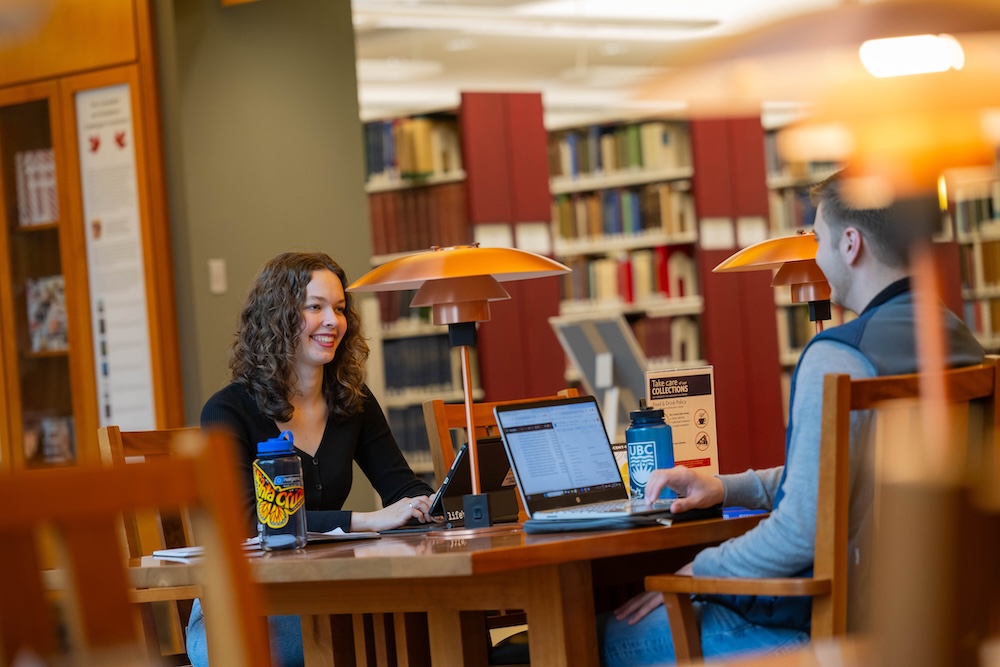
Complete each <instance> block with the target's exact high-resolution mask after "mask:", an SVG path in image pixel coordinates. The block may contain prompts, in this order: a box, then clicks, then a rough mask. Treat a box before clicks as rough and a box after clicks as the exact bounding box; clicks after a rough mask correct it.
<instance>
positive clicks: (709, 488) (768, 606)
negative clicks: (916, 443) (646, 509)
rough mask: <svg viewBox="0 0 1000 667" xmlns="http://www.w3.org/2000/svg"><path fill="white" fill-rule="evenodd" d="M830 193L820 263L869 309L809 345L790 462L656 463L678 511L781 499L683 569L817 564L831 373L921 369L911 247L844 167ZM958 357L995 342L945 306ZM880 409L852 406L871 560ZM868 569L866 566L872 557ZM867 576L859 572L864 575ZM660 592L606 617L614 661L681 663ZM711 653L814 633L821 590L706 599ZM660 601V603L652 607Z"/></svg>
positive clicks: (824, 188) (784, 569) (954, 361)
mask: <svg viewBox="0 0 1000 667" xmlns="http://www.w3.org/2000/svg"><path fill="white" fill-rule="evenodd" d="M812 197H813V201H814V203H817V204H818V210H817V215H816V222H815V227H814V231H815V233H816V242H817V251H816V263H817V264H818V265H819V267H820V269H821V270H822V271H823V273H824V274H825V275H826V277H827V280H828V282H829V283H830V287H831V290H832V295H831V300H832V301H833V302H834V303H837V304H839V305H842V306H844V307H845V308H847V309H849V310H851V311H853V312H855V313H858V318H857V319H855V320H852V321H850V322H848V323H846V324H844V325H842V326H839V327H834V328H831V329H828V330H826V331H824V332H822V333H821V334H817V335H816V336H815V337H814V338H813V339H812V340H811V341H810V342H809V344H808V345H807V346H806V348H805V349H804V350H803V352H802V355H801V357H800V358H799V363H798V365H797V366H796V368H795V374H794V376H793V378H792V388H791V397H790V403H791V410H790V414H789V421H788V428H787V433H786V455H785V465H784V466H781V467H778V468H771V469H767V470H747V471H746V472H743V473H739V474H734V475H719V476H717V477H713V476H711V475H708V474H705V473H702V472H699V471H697V470H694V469H687V468H683V467H676V468H672V469H669V470H657V471H654V473H653V474H652V476H651V477H650V480H649V482H648V483H647V486H646V496H647V497H648V498H656V497H657V496H658V495H659V492H660V490H661V489H662V488H663V487H664V486H669V487H670V488H672V489H674V490H675V491H677V492H678V493H679V494H680V495H682V496H684V497H683V498H682V499H680V500H678V501H676V502H675V503H674V505H673V507H672V509H673V511H675V512H680V511H683V510H687V509H692V508H695V507H708V506H711V505H715V504H718V503H724V504H725V505H740V506H744V507H750V508H760V509H767V510H770V512H771V513H770V515H769V516H768V517H767V518H766V519H764V520H763V521H762V522H761V523H760V524H758V525H757V526H756V527H755V528H754V529H753V530H751V531H749V532H747V533H746V534H744V535H742V536H740V537H736V538H733V539H731V540H729V541H727V542H724V543H723V544H721V545H719V546H717V547H712V548H709V549H705V550H704V551H702V552H701V553H699V554H698V556H697V557H696V558H695V559H694V561H692V562H691V563H689V564H688V565H686V566H684V567H683V568H681V569H680V570H679V571H678V574H694V575H700V576H712V577H789V576H804V575H806V574H808V573H809V571H810V570H811V568H812V562H813V549H814V541H815V533H816V525H815V523H816V487H817V480H818V460H819V442H820V429H821V412H822V399H823V377H824V376H825V375H827V374H828V373H848V374H849V375H851V377H855V378H861V377H874V376H878V375H894V374H899V373H913V372H916V371H917V354H916V342H915V336H914V331H915V327H914V314H913V299H912V294H911V292H910V282H909V262H908V252H907V248H906V247H905V243H903V242H901V240H900V239H901V238H902V236H901V234H899V230H898V229H894V223H893V222H892V221H891V220H890V217H889V215H888V212H887V211H886V210H884V209H865V210H860V209H851V208H849V207H848V206H847V205H846V204H845V203H844V201H843V200H842V199H841V196H840V188H839V181H838V178H837V177H836V176H834V177H832V178H831V179H828V180H827V181H824V182H823V183H821V184H819V185H817V186H816V187H815V188H814V189H813V192H812ZM942 316H943V317H942V319H943V321H944V326H945V341H946V343H947V350H948V363H949V365H951V366H965V365H971V364H976V363H979V362H980V361H982V358H983V349H982V347H981V346H980V345H979V343H978V342H977V341H976V339H975V338H974V337H973V335H972V334H971V333H970V332H969V330H968V329H967V328H966V327H965V325H964V324H963V323H962V322H961V320H959V319H958V318H957V317H956V316H955V315H954V314H953V313H951V312H950V311H947V310H945V312H943V313H942ZM870 425H871V417H870V415H869V414H865V413H854V414H852V417H851V476H850V481H851V499H850V503H851V525H850V532H851V535H850V536H851V540H852V546H851V549H852V552H851V560H852V561H853V562H854V563H858V562H860V563H864V562H866V561H867V558H868V555H869V554H868V553H867V551H866V550H865V549H864V548H863V547H862V546H861V544H862V543H863V540H860V539H859V538H861V537H862V534H861V533H862V529H861V527H862V526H864V525H867V524H868V523H869V521H870V517H869V516H866V514H868V513H869V512H870V510H871V498H872V493H873V490H874V481H873V479H872V475H871V466H870V456H871V454H872V452H871V448H870V447H869V446H867V443H868V442H869V433H868V432H869V427H870ZM862 569H863V568H862ZM852 583H856V582H852ZM662 602H663V601H662V597H661V596H660V594H659V593H643V594H640V595H638V596H636V597H635V598H633V599H632V600H630V601H628V602H627V603H625V604H624V605H622V606H621V607H620V608H618V609H617V610H615V612H614V614H612V615H608V616H605V617H602V618H601V619H600V621H599V624H600V628H599V636H600V639H601V660H602V664H604V665H607V666H608V667H624V666H626V665H628V666H639V665H654V664H664V663H669V662H673V660H674V651H673V643H672V640H671V637H670V629H669V625H668V622H667V617H666V613H665V612H664V611H663V610H662V609H657V608H658V607H660V606H661V605H662ZM696 606H697V608H698V613H699V619H700V621H699V622H700V628H701V638H702V650H703V653H704V655H705V657H706V658H711V657H719V656H724V655H730V654H735V653H747V652H756V653H774V652H780V651H783V650H788V649H789V648H790V647H794V646H797V645H799V644H802V643H805V642H807V641H808V640H809V622H810V600H809V598H774V597H768V598H762V597H759V596H757V597H751V596H738V597H737V596H708V597H705V598H704V599H702V600H700V601H699V602H697V603H696ZM651 612H652V613H651Z"/></svg>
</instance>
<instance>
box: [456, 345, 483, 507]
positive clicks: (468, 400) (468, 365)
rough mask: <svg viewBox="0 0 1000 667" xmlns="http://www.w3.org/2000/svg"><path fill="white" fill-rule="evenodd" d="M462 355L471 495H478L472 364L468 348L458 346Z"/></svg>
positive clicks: (477, 458) (466, 346)
mask: <svg viewBox="0 0 1000 667" xmlns="http://www.w3.org/2000/svg"><path fill="white" fill-rule="evenodd" d="M459 351H460V353H461V355H462V393H463V394H464V395H465V427H466V430H467V431H468V434H469V469H470V473H471V476H472V493H473V494H478V493H479V448H478V447H477V445H476V424H475V422H474V420H473V419H472V362H471V361H470V358H469V356H470V355H469V346H468V345H460V346H459Z"/></svg>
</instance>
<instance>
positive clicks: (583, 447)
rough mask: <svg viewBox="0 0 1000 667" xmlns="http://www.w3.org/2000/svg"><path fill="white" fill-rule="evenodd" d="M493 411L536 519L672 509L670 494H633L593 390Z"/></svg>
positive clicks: (508, 454)
mask: <svg viewBox="0 0 1000 667" xmlns="http://www.w3.org/2000/svg"><path fill="white" fill-rule="evenodd" d="M493 413H494V415H495V416H496V420H497V427H498V428H499V430H500V435H501V438H502V440H503V445H504V449H505V450H506V452H507V456H508V458H509V459H510V464H511V470H512V471H513V473H514V477H515V480H516V482H517V487H518V489H519V490H520V491H521V497H522V498H523V499H524V504H525V510H527V512H528V516H530V517H531V518H532V519H536V520H540V521H555V520H564V519H603V518H611V517H628V516H636V515H646V514H668V513H669V510H670V505H671V503H672V502H673V501H672V500H670V499H662V500H660V499H658V500H656V501H655V502H654V504H653V505H651V506H650V505H647V504H646V501H645V500H643V499H636V500H629V497H628V489H627V488H626V486H625V483H624V482H623V481H622V476H621V472H620V471H619V469H618V464H617V462H616V461H615V455H614V452H613V451H612V449H611V441H610V440H608V434H607V431H605V429H604V420H603V419H602V418H601V411H600V409H599V408H598V405H597V400H596V399H595V398H594V397H593V396H580V397H577V398H559V399H551V400H545V401H537V402H533V403H514V404H510V405H498V406H496V407H495V408H494V409H493Z"/></svg>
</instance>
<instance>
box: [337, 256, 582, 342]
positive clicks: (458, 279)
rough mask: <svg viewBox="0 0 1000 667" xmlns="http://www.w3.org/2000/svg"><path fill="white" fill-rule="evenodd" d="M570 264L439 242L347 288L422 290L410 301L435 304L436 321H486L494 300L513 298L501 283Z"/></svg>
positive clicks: (555, 272) (558, 271)
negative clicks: (449, 245)
mask: <svg viewBox="0 0 1000 667" xmlns="http://www.w3.org/2000/svg"><path fill="white" fill-rule="evenodd" d="M569 271H570V269H569V267H568V266H566V265H565V264H560V263H559V262H557V261H555V260H552V259H549V258H548V257H543V256H542V255H536V254H535V253H531V252H526V251H524V250H517V249H515V248H480V247H479V246H478V245H470V246H455V247H449V248H440V247H437V246H434V247H433V248H431V249H430V250H429V251H427V252H422V253H416V254H413V255H406V256H405V257H400V258H398V259H394V260H392V261H391V262H386V263H385V264H382V265H381V266H379V267H376V268H374V269H372V270H371V271H369V272H368V273H366V274H365V275H363V276H361V278H359V279H358V280H355V281H354V283H353V284H352V285H351V286H350V287H349V288H348V289H349V290H350V291H354V292H393V291H398V290H412V289H415V290H418V291H417V294H416V296H414V298H413V301H412V302H411V304H410V305H411V306H413V307H420V306H430V307H431V312H432V314H433V317H434V324H457V323H461V322H487V321H489V319H490V308H489V302H490V301H504V300H506V299H509V298H510V295H509V294H508V293H507V290H505V289H504V288H503V286H501V285H500V283H501V282H506V281H509V280H528V279H531V278H543V277H546V276H555V275H559V274H562V273H569Z"/></svg>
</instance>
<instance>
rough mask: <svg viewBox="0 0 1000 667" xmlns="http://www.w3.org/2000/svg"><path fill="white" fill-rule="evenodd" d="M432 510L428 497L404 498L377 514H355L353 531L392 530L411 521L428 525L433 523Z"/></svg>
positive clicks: (352, 523) (352, 519)
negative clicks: (430, 512)
mask: <svg viewBox="0 0 1000 667" xmlns="http://www.w3.org/2000/svg"><path fill="white" fill-rule="evenodd" d="M430 508H431V499H430V498H428V497H427V496H417V497H415V498H403V499H402V500H397V501H396V502H394V503H393V504H391V505H389V506H388V507H383V508H382V509H380V510H378V511H376V512H353V513H352V514H351V530H352V531H366V530H374V531H381V530H391V529H392V528H399V527H400V526H402V525H403V524H404V523H406V522H407V521H409V520H410V519H416V520H417V521H419V522H420V523H427V522H428V521H433V519H432V517H431V515H430V514H428V512H429V511H430Z"/></svg>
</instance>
